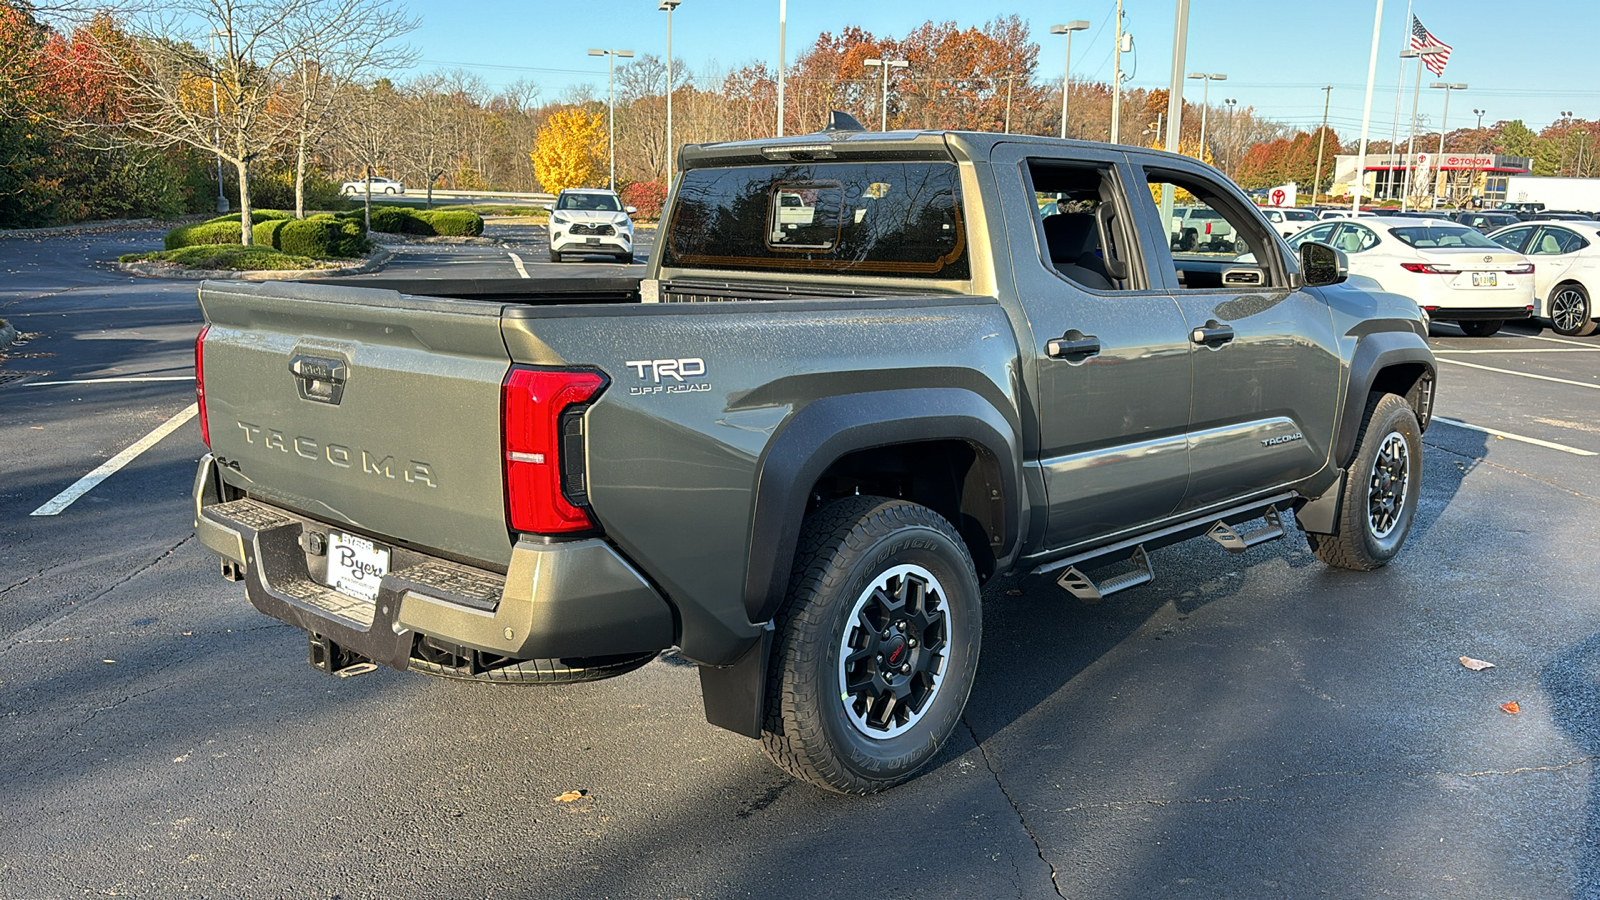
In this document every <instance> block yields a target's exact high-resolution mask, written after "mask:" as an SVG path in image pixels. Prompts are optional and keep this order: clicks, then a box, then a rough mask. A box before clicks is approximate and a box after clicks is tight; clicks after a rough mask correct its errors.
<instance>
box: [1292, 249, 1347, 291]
mask: <svg viewBox="0 0 1600 900" xmlns="http://www.w3.org/2000/svg"><path fill="white" fill-rule="evenodd" d="M1300 277H1301V278H1302V279H1303V280H1304V282H1305V286H1306V287H1324V286H1326V285H1330V284H1340V283H1342V282H1343V281H1344V280H1345V279H1346V278H1349V277H1350V259H1349V257H1347V256H1345V255H1344V251H1342V250H1339V249H1337V248H1335V247H1333V246H1331V245H1329V244H1324V243H1321V242H1320V241H1303V242H1302V243H1301V244H1300Z"/></svg>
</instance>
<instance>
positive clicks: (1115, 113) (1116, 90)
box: [1111, 0, 1126, 144]
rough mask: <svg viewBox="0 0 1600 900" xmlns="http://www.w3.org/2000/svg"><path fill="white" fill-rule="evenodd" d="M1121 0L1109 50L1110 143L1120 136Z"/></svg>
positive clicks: (1116, 140)
mask: <svg viewBox="0 0 1600 900" xmlns="http://www.w3.org/2000/svg"><path fill="white" fill-rule="evenodd" d="M1125 33H1126V32H1124V31H1123V30H1122V0H1117V45H1116V46H1115V47H1113V48H1112V51H1111V59H1112V63H1111V143H1113V144H1115V143H1118V142H1119V139H1120V138H1121V136H1122V43H1123V37H1122V36H1123V34H1125Z"/></svg>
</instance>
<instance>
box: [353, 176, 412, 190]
mask: <svg viewBox="0 0 1600 900" xmlns="http://www.w3.org/2000/svg"><path fill="white" fill-rule="evenodd" d="M339 190H340V191H342V192H344V193H345V194H351V195H354V194H365V193H366V192H367V182H366V181H346V182H345V183H344V184H343V185H340V187H339ZM372 192H373V193H374V194H404V193H405V192H406V186H405V185H403V184H401V183H400V182H398V181H395V180H394V179H393V178H381V177H379V176H377V175H374V176H372Z"/></svg>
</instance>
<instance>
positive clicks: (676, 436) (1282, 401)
mask: <svg viewBox="0 0 1600 900" xmlns="http://www.w3.org/2000/svg"><path fill="white" fill-rule="evenodd" d="M680 164H681V168H680V171H681V173H682V174H681V177H680V178H679V179H678V181H677V184H676V185H675V186H674V191H673V195H672V197H671V198H670V200H669V204H668V208H667V211H666V214H665V216H664V218H663V221H662V225H661V229H660V232H659V237H658V240H657V244H656V249H655V252H654V253H653V254H652V256H651V259H650V261H649V266H648V269H647V271H646V277H645V278H644V279H642V280H640V279H561V280H543V279H535V280H531V281H529V280H520V279H516V280H509V281H433V282H404V281H390V282H387V283H385V282H381V281H379V282H365V281H364V282H362V284H363V285H370V286H362V287H355V286H347V284H319V283H265V284H241V283H223V282H210V283H206V284H204V285H203V286H202V287H201V289H200V304H201V306H202V307H203V309H204V313H205V320H206V323H207V324H206V325H205V327H204V329H203V330H202V331H201V332H200V335H199V337H198V339H197V341H196V348H195V352H196V369H197V376H198V389H199V394H200V409H201V424H202V429H203V430H204V434H205V438H206V441H207V444H208V446H209V448H210V453H209V454H208V455H207V456H205V457H204V458H203V459H202V461H201V464H200V469H199V472H198V474H197V477H196V480H195V487H194V516H195V530H196V533H197V534H198V536H199V539H200V540H201V541H202V542H203V543H204V544H205V546H207V547H209V548H210V549H211V550H213V551H214V552H215V553H217V554H218V555H219V556H220V557H221V559H222V572H223V575H224V576H225V577H226V578H228V579H231V580H234V581H240V580H242V581H244V582H245V587H246V592H247V595H248V597H249V599H250V602H251V603H252V604H254V605H255V606H256V607H257V608H258V609H259V610H260V611H262V612H264V613H266V614H267V615H270V616H274V617H276V618H278V619H281V620H283V621H285V622H288V623H291V624H293V625H296V626H298V627H299V628H301V629H303V630H305V631H306V632H308V633H309V635H310V659H311V662H312V663H313V664H314V665H316V666H317V667H319V668H321V669H324V670H327V671H330V672H336V671H340V670H344V669H346V668H348V667H350V666H353V665H361V664H365V663H368V662H372V663H378V664H381V665H385V666H390V667H393V668H395V669H410V670H412V671H418V672H423V673H427V674H431V675H435V676H441V677H447V678H457V679H471V680H476V681H484V682H497V683H504V684H529V683H558V682H564V681H580V680H587V679H596V678H603V677H607V676H611V675H617V674H621V673H623V672H627V671H630V670H632V669H634V668H637V667H639V666H641V665H644V664H645V663H646V662H648V661H649V660H651V659H652V658H653V657H654V656H655V655H656V654H658V653H659V652H660V651H662V650H665V649H669V648H677V652H678V653H679V654H680V655H681V656H682V657H683V658H684V659H687V660H690V661H692V662H693V663H695V664H697V665H698V666H699V673H700V679H701V686H702V693H703V698H704V704H705V711H706V716H707V719H708V720H709V721H710V722H711V723H713V724H715V725H718V726H721V727H724V728H728V729H731V730H733V731H736V732H739V733H742V734H745V735H748V736H750V737H752V738H759V739H760V740H761V741H762V742H763V744H764V746H765V748H766V750H767V752H768V753H769V755H770V756H771V758H772V759H773V760H774V761H775V762H776V763H777V764H778V765H779V766H781V767H782V768H784V769H786V770H787V771H789V772H791V773H793V774H794V775H796V776H798V777H800V778H803V779H806V780H808V781H811V782H813V783H815V784H817V785H820V786H822V787H825V788H829V789H832V790H836V791H841V792H850V793H865V792H869V791H874V790H880V789H883V788H886V787H889V786H892V785H894V784H897V783H899V782H901V781H904V780H905V779H908V778H910V777H912V776H913V774H914V773H915V772H916V771H917V769H918V768H919V767H920V766H922V765H924V764H925V763H927V762H928V761H929V760H930V759H931V758H933V756H934V755H935V753H937V751H938V750H939V748H940V746H941V745H942V744H943V743H944V741H945V740H946V738H948V737H949V735H950V734H951V732H952V730H953V729H954V727H955V726H956V724H957V722H958V719H959V717H960V715H961V713H962V709H963V706H964V705H965V703H966V701H967V696H968V692H969V690H970V689H971V687H972V683H973V677H974V672H975V670H976V667H977V663H978V653H979V644H980V637H981V634H982V621H983V611H982V605H981V602H980V593H981V586H982V585H983V584H984V583H986V582H988V581H989V580H990V579H993V578H995V577H996V576H998V575H1001V574H1004V573H1023V574H1033V575H1043V576H1048V577H1049V578H1050V579H1051V580H1052V581H1054V582H1056V583H1057V584H1059V585H1060V586H1061V587H1062V588H1063V589H1064V590H1066V591H1069V592H1071V593H1072V594H1073V595H1076V596H1078V597H1081V598H1086V599H1095V598H1099V597H1101V596H1104V595H1108V594H1111V593H1113V592H1115V591H1118V590H1123V589H1127V588H1131V587H1135V586H1137V585H1140V584H1144V583H1146V582H1149V581H1150V580H1152V578H1153V577H1154V570H1153V568H1152V565H1153V561H1154V560H1153V558H1152V557H1151V556H1150V555H1149V551H1152V550H1154V549H1156V548H1157V547H1160V546H1163V545H1167V544H1171V543H1174V542H1177V541H1182V540H1187V539H1191V538H1203V539H1207V540H1210V541H1213V542H1215V543H1216V544H1218V545H1220V547H1221V548H1222V549H1225V550H1228V551H1235V552H1242V551H1243V550H1245V549H1246V548H1247V547H1250V546H1252V545H1255V544H1258V543H1260V542H1262V541H1266V540H1270V539H1272V538H1276V537H1281V536H1283V535H1284V533H1285V527H1286V525H1289V526H1290V527H1293V525H1298V527H1299V528H1300V529H1302V530H1303V531H1304V532H1305V534H1306V537H1307V539H1308V540H1309V542H1310V545H1311V547H1312V548H1313V549H1314V550H1315V552H1316V555H1317V556H1318V557H1320V558H1321V559H1322V560H1323V561H1324V562H1326V563H1328V564H1330V565H1335V566H1340V567H1345V568H1351V569H1373V568H1376V567H1378V566H1381V565H1383V564H1384V563H1385V562H1387V561H1389V560H1390V559H1392V558H1393V557H1394V556H1395V554H1396V553H1397V552H1398V551H1399V549H1400V547H1401V544H1402V543H1403V542H1404V540H1405V538H1406V534H1407V531H1408V529H1409V527H1410V524H1411V521H1412V517H1413V514H1414V512H1415V510H1416V505H1417V496H1418V491H1419V488H1420V480H1421V477H1422V466H1421V462H1422V431H1423V429H1424V428H1425V427H1426V426H1427V422H1428V418H1429V412H1430V408H1431V406H1432V398H1433V388H1434V383H1435V364H1434V360H1433V357H1432V355H1431V354H1430V353H1429V350H1428V347H1427V345H1426V343H1425V342H1424V339H1423V338H1424V335H1425V334H1426V324H1425V319H1424V318H1423V316H1422V315H1421V313H1420V312H1419V311H1418V309H1417V306H1416V304H1414V303H1413V302H1411V301H1410V300H1407V299H1405V298H1403V297H1398V296H1394V295H1390V294H1382V293H1371V292H1366V291H1362V290H1359V289H1357V288H1356V287H1354V286H1353V285H1350V284H1346V283H1344V281H1345V272H1344V266H1343V264H1342V260H1341V258H1340V255H1339V253H1338V252H1337V251H1336V250H1335V249H1334V248H1332V247H1328V246H1326V245H1322V244H1316V243H1307V244H1305V245H1303V246H1302V247H1301V248H1300V249H1299V252H1298V254H1297V255H1296V254H1292V253H1291V252H1290V251H1289V250H1288V249H1287V247H1286V246H1285V245H1284V244H1283V242H1282V240H1281V239H1280V238H1279V237H1278V236H1277V235H1276V234H1274V232H1273V230H1272V228H1271V227H1270V226H1269V225H1268V223H1267V222H1265V221H1264V220H1263V219H1262V218H1261V216H1260V214H1259V213H1258V212H1256V210H1255V208H1254V206H1253V204H1251V203H1250V201H1249V200H1248V199H1247V198H1246V197H1245V196H1244V195H1243V194H1242V193H1240V192H1239V190H1238V189H1236V188H1235V187H1234V186H1233V185H1232V184H1231V183H1230V182H1228V181H1227V180H1226V179H1225V178H1223V177H1222V176H1220V175H1219V174H1218V173H1217V172H1216V171H1215V170H1214V169H1211V168H1210V167H1208V166H1205V165H1203V164H1200V163H1198V162H1196V161H1194V160H1192V159H1188V158H1185V157H1181V156H1173V155H1168V154H1163V153H1158V152H1154V151H1146V150H1138V149H1134V148H1130V147H1117V146H1107V145H1100V144H1091V143H1080V142H1071V141H1059V140H1052V139H1046V138H1035V137H1024V136H1017V135H995V134H972V133H944V132H937V133H929V132H896V133H887V134H880V133H868V132H864V131H859V130H849V129H834V128H830V129H829V130H826V131H823V132H819V133H816V134H811V135H806V136H801V137H788V138H780V139H774V140H766V141H752V142H743V143H727V144H712V145H702V146H689V147H685V148H684V149H683V150H682V152H681V153H680ZM1169 190H1170V191H1174V192H1182V196H1183V197H1184V198H1185V199H1184V203H1185V204H1186V205H1190V206H1193V205H1196V204H1200V205H1204V206H1205V207H1207V208H1209V209H1212V210H1215V211H1216V212H1217V213H1218V214H1219V215H1220V216H1221V217H1222V218H1223V219H1224V220H1226V221H1227V222H1228V224H1229V227H1230V229H1231V231H1232V233H1233V234H1234V235H1236V239H1237V240H1238V241H1239V242H1241V243H1242V244H1243V245H1245V246H1246V247H1247V249H1248V250H1249V252H1250V256H1249V257H1246V258H1248V259H1251V260H1252V262H1251V263H1250V264H1249V265H1241V264H1239V262H1238V261H1235V260H1231V259H1227V258H1224V259H1218V258H1217V257H1216V256H1215V255H1200V254H1196V255H1188V254H1184V253H1182V252H1179V251H1174V250H1173V249H1172V248H1171V245H1170V242H1169V240H1168V235H1167V228H1166V224H1167V223H1166V221H1164V218H1163V216H1162V214H1161V212H1160V211H1159V206H1158V204H1159V203H1160V201H1161V199H1162V198H1163V196H1164V195H1165V192H1166V191H1169ZM796 196H798V197H801V198H803V205H804V207H805V208H806V210H807V214H806V215H804V216H796V215H794V212H793V211H794V209H795V206H794V203H793V201H792V200H787V199H786V198H789V197H796ZM1169 202H1170V201H1169ZM1047 205H1048V208H1049V210H1051V214H1050V215H1048V216H1046V215H1043V214H1042V212H1041V210H1042V208H1045V207H1047ZM1290 511H1293V512H1294V519H1293V520H1290V519H1288V518H1287V517H1286V514H1287V513H1289V512H1290ZM1046 627H1048V626H1046Z"/></svg>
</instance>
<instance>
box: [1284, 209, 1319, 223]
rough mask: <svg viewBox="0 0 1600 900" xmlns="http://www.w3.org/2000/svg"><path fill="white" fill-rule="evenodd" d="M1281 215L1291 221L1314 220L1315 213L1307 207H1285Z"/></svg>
mask: <svg viewBox="0 0 1600 900" xmlns="http://www.w3.org/2000/svg"><path fill="white" fill-rule="evenodd" d="M1283 217H1284V218H1285V219H1288V220H1289V221H1291V222H1314V221H1316V218H1317V214H1316V213H1314V212H1311V211H1310V210H1307V209H1286V210H1284V211H1283Z"/></svg>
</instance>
